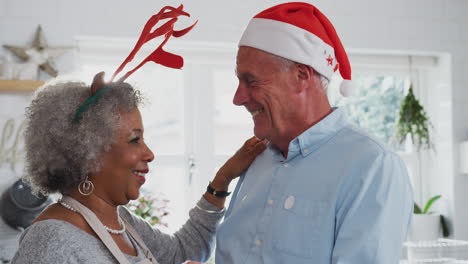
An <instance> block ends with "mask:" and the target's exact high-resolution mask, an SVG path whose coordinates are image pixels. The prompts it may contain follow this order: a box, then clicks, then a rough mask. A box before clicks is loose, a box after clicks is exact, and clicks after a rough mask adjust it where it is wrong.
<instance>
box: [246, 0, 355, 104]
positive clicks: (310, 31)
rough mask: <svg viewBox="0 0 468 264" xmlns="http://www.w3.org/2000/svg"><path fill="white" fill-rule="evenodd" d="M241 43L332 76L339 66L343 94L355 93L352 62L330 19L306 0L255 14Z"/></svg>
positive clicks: (328, 77) (325, 75)
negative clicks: (352, 82) (352, 80)
mask: <svg viewBox="0 0 468 264" xmlns="http://www.w3.org/2000/svg"><path fill="white" fill-rule="evenodd" d="M239 46H248V47H253V48H257V49H260V50H263V51H266V52H268V53H272V54H275V55H277V56H280V57H283V58H286V59H290V60H292V61H295V62H299V63H302V64H306V65H309V66H311V67H312V68H313V69H314V70H315V71H317V72H318V73H320V74H321V75H323V76H324V77H326V78H327V79H328V80H330V78H331V76H332V75H333V73H334V72H335V71H336V70H338V69H339V71H340V74H341V77H343V80H344V81H343V83H342V84H341V87H340V92H341V94H342V95H343V96H349V95H351V94H352V93H353V90H354V89H353V86H352V85H351V65H350V64H349V60H348V56H347V55H346V51H345V49H344V48H343V44H341V41H340V39H339V37H338V35H337V33H336V31H335V28H334V27H333V25H332V24H331V22H330V21H329V20H328V19H327V18H326V17H325V15H323V14H322V13H321V12H320V11H319V10H318V9H317V8H316V7H314V6H313V5H311V4H307V3H300V2H296V3H285V4H280V5H277V6H274V7H271V8H268V9H266V10H264V11H262V12H260V13H259V14H258V15H256V16H254V17H253V18H252V20H251V21H250V23H249V25H248V26H247V28H246V29H245V31H244V34H243V35H242V38H241V39H240V42H239Z"/></svg>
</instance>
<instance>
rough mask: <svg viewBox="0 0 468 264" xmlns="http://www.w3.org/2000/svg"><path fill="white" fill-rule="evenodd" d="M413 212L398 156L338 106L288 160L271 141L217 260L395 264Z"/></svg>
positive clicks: (238, 194) (235, 208) (238, 201)
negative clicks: (355, 123)
mask: <svg viewBox="0 0 468 264" xmlns="http://www.w3.org/2000/svg"><path fill="white" fill-rule="evenodd" d="M412 209H413V195H412V189H411V185H410V181H409V178H408V175H407V171H406V167H405V165H404V163H403V162H402V160H401V159H400V158H399V156H398V155H397V154H395V153H393V152H391V151H390V150H389V149H388V148H387V147H386V146H384V145H383V144H381V143H380V142H378V141H377V140H375V139H373V138H372V137H370V136H368V135H367V134H366V133H365V132H362V131H361V130H359V129H357V128H356V127H353V126H352V125H350V124H349V123H348V122H347V121H346V117H345V115H344V113H343V111H342V110H341V109H335V110H334V111H333V112H332V113H330V114H329V115H328V116H327V117H325V118H324V119H323V120H321V121H320V122H319V123H317V124H316V125H314V126H312V127H311V128H309V129H308V130H306V131H305V132H304V133H302V134H301V135H300V136H299V137H297V138H296V139H294V140H293V141H291V143H290V145H289V152H288V155H287V158H284V157H283V156H282V155H281V153H280V152H279V151H278V150H277V149H276V148H275V147H274V146H272V145H270V146H269V147H268V148H267V149H266V150H265V151H264V152H263V153H262V154H261V155H259V156H258V157H257V159H256V160H255V161H254V162H253V163H252V165H251V166H250V168H249V169H248V170H247V171H246V172H245V174H244V175H242V176H241V179H240V180H239V183H238V185H237V186H236V190H235V192H234V194H233V197H232V199H231V203H230V205H229V209H228V211H227V212H226V216H225V219H224V222H223V223H222V224H221V226H220V228H219V230H218V234H217V249H216V262H217V263H220V264H231V263H235V264H240V263H242V264H259V263H268V264H275V263H288V264H302V263H314V264H329V263H334V264H339V263H342V264H345V263H346V264H352V263H355V264H386V263H389V264H390V263H391V264H395V263H398V261H399V258H400V252H401V247H402V243H403V241H404V240H405V238H406V233H407V230H408V228H409V225H410V220H411V215H412Z"/></svg>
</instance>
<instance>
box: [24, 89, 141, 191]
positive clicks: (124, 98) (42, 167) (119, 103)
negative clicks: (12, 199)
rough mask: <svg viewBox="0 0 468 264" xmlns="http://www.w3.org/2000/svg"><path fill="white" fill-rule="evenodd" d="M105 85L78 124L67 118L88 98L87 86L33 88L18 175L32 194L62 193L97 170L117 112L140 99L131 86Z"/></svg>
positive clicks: (115, 124)
mask: <svg viewBox="0 0 468 264" xmlns="http://www.w3.org/2000/svg"><path fill="white" fill-rule="evenodd" d="M108 86H110V89H109V90H107V91H105V92H104V93H103V94H102V97H101V98H100V100H99V101H98V102H97V104H96V105H94V106H91V107H90V108H89V109H88V110H87V111H86V112H84V113H83V116H82V119H81V120H80V121H79V122H73V117H74V115H75V113H76V111H77V109H78V107H79V106H80V105H81V104H82V103H83V102H84V101H85V100H86V99H87V98H88V97H89V96H91V91H90V87H89V86H87V85H85V84H84V83H80V82H62V83H56V84H48V85H45V86H44V87H43V88H41V89H40V90H39V91H37V92H36V94H35V97H34V99H33V100H32V102H31V104H30V105H29V107H27V109H26V128H25V132H24V137H25V149H26V173H25V175H24V177H23V178H24V179H25V180H26V181H28V182H29V183H30V184H31V187H32V189H33V191H34V192H36V193H38V192H40V193H43V194H50V193H57V192H59V193H62V194H66V193H68V192H69V191H70V190H71V189H72V188H75V187H77V186H78V184H79V183H80V182H81V181H83V180H84V179H85V178H86V176H87V175H88V174H89V173H92V172H96V171H98V170H99V169H100V159H101V156H102V154H103V153H104V152H105V151H109V150H110V146H111V144H112V142H113V141H114V139H115V136H116V133H115V132H116V130H117V129H118V127H119V126H120V112H121V111H131V110H132V109H134V108H136V107H138V105H139V104H140V103H141V97H140V94H139V92H138V91H136V90H135V89H134V88H133V87H132V86H131V85H129V84H127V83H112V84H109V85H108Z"/></svg>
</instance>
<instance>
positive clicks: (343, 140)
mask: <svg viewBox="0 0 468 264" xmlns="http://www.w3.org/2000/svg"><path fill="white" fill-rule="evenodd" d="M333 140H334V143H335V144H338V145H340V146H341V147H342V148H343V150H348V151H351V152H354V153H356V154H357V153H369V154H373V155H381V154H386V153H393V150H392V149H391V148H390V147H389V146H388V145H387V144H386V143H384V142H383V141H382V140H380V139H378V138H377V137H375V136H374V135H371V134H369V133H368V132H367V131H365V130H364V129H362V128H359V127H357V126H354V125H351V124H350V125H347V126H344V127H343V128H342V129H341V130H340V131H338V133H337V134H336V136H335V137H334V139H333Z"/></svg>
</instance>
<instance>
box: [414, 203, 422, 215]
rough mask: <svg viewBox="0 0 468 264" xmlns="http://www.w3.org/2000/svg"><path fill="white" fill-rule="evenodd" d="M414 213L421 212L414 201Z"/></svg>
mask: <svg viewBox="0 0 468 264" xmlns="http://www.w3.org/2000/svg"><path fill="white" fill-rule="evenodd" d="M413 213H414V214H422V211H421V207H419V206H418V205H417V204H416V203H414V210H413Z"/></svg>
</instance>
